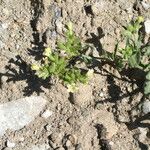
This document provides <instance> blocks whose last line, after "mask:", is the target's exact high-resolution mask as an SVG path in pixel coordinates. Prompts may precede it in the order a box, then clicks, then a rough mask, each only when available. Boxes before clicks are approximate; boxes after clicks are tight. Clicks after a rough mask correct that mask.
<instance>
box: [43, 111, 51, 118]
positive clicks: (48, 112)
mask: <svg viewBox="0 0 150 150" xmlns="http://www.w3.org/2000/svg"><path fill="white" fill-rule="evenodd" d="M52 114H53V112H52V111H50V110H46V111H44V113H43V114H42V115H41V117H43V118H45V119H47V118H49V117H50V116H51V115H52Z"/></svg>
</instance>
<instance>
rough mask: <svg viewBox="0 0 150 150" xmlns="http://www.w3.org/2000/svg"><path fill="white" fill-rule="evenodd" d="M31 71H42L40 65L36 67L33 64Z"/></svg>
mask: <svg viewBox="0 0 150 150" xmlns="http://www.w3.org/2000/svg"><path fill="white" fill-rule="evenodd" d="M31 69H32V70H36V71H37V70H39V69H40V66H38V65H36V64H33V65H32V66H31Z"/></svg>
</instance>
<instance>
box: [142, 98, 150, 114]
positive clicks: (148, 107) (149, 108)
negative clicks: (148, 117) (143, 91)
mask: <svg viewBox="0 0 150 150" xmlns="http://www.w3.org/2000/svg"><path fill="white" fill-rule="evenodd" d="M142 110H143V113H144V114H148V113H149V112H150V101H148V100H147V101H145V102H144V103H143V105H142Z"/></svg>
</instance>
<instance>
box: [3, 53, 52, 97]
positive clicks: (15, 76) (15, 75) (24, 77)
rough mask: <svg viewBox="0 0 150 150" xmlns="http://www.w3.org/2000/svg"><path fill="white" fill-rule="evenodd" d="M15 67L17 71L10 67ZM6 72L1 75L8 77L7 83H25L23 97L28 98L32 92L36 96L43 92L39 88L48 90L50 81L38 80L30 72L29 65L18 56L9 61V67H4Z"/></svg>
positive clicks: (32, 72)
mask: <svg viewBox="0 0 150 150" xmlns="http://www.w3.org/2000/svg"><path fill="white" fill-rule="evenodd" d="M12 65H13V66H15V68H16V67H17V68H18V70H17V69H15V68H13V67H12ZM6 69H7V72H6V73H1V75H0V76H1V77H2V76H6V77H8V80H7V82H14V83H15V82H17V81H26V84H27V86H26V87H25V88H24V90H23V92H24V96H30V95H32V94H33V93H34V92H35V93H37V94H38V95H39V94H40V93H41V92H44V91H43V90H42V88H41V87H44V88H48V89H50V87H51V84H50V79H47V80H42V79H39V78H38V77H37V76H36V75H35V73H34V71H32V70H31V67H30V65H28V64H27V63H26V62H25V61H24V60H23V59H22V58H21V57H20V56H19V55H18V56H16V60H14V59H10V60H9V65H7V66H6Z"/></svg>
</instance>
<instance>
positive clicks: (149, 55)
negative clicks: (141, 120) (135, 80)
mask: <svg viewBox="0 0 150 150" xmlns="http://www.w3.org/2000/svg"><path fill="white" fill-rule="evenodd" d="M143 22H144V19H143V17H141V16H139V17H138V18H137V19H136V20H135V21H132V22H131V23H130V24H129V25H128V26H127V27H125V30H124V32H123V34H122V35H123V39H124V41H125V47H124V48H118V44H119V42H118V43H117V46H116V48H115V51H114V53H109V52H105V53H104V54H105V55H104V56H105V58H107V59H108V60H110V61H112V62H113V63H114V64H115V65H116V68H118V69H119V70H122V69H124V68H138V69H141V70H143V71H144V72H150V62H149V60H150V44H149V43H147V44H144V43H143V41H144V40H143V36H142V34H141V32H140V29H141V27H142V25H141V23H143ZM149 74H150V73H148V75H147V76H146V78H148V77H149ZM144 91H145V94H150V79H147V81H146V83H145V88H144Z"/></svg>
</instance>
